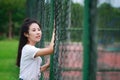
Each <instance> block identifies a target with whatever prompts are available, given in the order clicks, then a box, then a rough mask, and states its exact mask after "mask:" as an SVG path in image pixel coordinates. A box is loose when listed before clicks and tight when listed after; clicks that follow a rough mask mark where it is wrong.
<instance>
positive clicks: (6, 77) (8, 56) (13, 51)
mask: <svg viewBox="0 0 120 80" xmlns="http://www.w3.org/2000/svg"><path fill="white" fill-rule="evenodd" d="M17 46H18V41H16V40H4V41H0V79H1V80H18V74H19V69H18V67H16V65H15V63H16V55H17Z"/></svg>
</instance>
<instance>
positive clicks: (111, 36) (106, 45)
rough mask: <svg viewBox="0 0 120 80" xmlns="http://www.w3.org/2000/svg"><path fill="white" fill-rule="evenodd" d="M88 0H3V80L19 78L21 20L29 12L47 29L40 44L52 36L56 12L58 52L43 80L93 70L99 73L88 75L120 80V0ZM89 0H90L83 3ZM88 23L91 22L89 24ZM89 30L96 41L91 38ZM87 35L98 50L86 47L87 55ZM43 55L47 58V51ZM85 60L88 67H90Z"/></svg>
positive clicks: (79, 76)
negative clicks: (18, 60)
mask: <svg viewBox="0 0 120 80" xmlns="http://www.w3.org/2000/svg"><path fill="white" fill-rule="evenodd" d="M52 1H53V2H52ZM85 1H86V4H85ZM85 1H84V0H0V80H18V76H19V68H18V67H17V66H16V65H15V64H16V55H17V48H18V40H19V34H20V27H21V24H22V22H23V20H24V19H25V18H26V17H31V18H35V19H37V20H38V21H39V22H40V23H41V25H42V31H43V33H44V35H43V39H42V40H41V42H40V44H38V45H37V46H38V47H44V46H46V45H48V42H49V41H50V38H51V33H52V29H53V27H51V25H53V24H52V21H53V20H54V19H53V16H54V17H55V21H56V34H57V36H56V40H55V44H56V45H55V54H54V55H52V56H51V66H50V69H48V70H47V71H46V72H45V73H44V74H42V77H41V80H49V79H50V80H86V79H85V78H83V77H91V76H94V77H96V79H94V78H93V79H92V78H91V79H90V80H119V79H120V62H119V61H120V37H119V34H120V22H119V21H120V4H119V3H120V0H93V1H90V0H85ZM87 2H88V3H91V5H88V6H85V5H87ZM52 3H54V4H52ZM87 10H90V13H91V15H89V14H87V12H86V11H87ZM88 17H89V21H90V22H89V23H87V22H86V19H87V18H88ZM89 24H90V27H88V28H87V27H85V26H87V25H89ZM89 30H90V32H89ZM87 34H88V35H89V34H90V35H89V36H88V38H84V37H85V36H86V35H87ZM91 36H92V40H93V42H91V41H90V40H89V39H91ZM84 41H86V42H84ZM89 41H90V45H91V47H92V48H90V47H89V48H90V49H95V51H94V50H93V52H90V50H88V54H87V55H85V54H86V52H85V51H84V50H86V49H87V47H85V43H89ZM83 43H84V44H83ZM83 53H84V54H83ZM92 53H93V54H92ZM91 54H92V55H91ZM89 58H90V59H89ZM43 60H44V61H46V57H43ZM85 63H86V64H85ZM87 63H88V64H89V65H88V64H87ZM85 66H90V67H87V68H88V70H87V68H84V67H85ZM83 68H84V69H83ZM92 68H94V69H95V72H94V71H92V70H94V69H92ZM90 69H91V71H90ZM87 72H88V73H89V72H91V75H88V74H87ZM92 74H93V75H92ZM60 77H61V78H60Z"/></svg>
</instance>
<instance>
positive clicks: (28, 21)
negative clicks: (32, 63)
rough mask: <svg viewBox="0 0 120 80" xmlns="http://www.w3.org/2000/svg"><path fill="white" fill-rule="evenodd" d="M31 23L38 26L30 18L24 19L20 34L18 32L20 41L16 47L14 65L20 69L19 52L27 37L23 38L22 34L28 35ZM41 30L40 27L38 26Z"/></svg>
mask: <svg viewBox="0 0 120 80" xmlns="http://www.w3.org/2000/svg"><path fill="white" fill-rule="evenodd" d="M32 23H37V24H38V25H39V26H40V24H39V23H38V21H36V20H34V19H31V18H26V19H25V20H24V22H23V24H22V26H21V32H20V39H19V45H18V54H17V61H16V65H17V66H18V67H20V60H21V54H22V53H21V51H22V48H23V46H24V45H25V44H26V43H27V41H28V40H27V37H25V35H24V33H28V30H29V27H30V25H31V24H32ZM40 28H41V26H40Z"/></svg>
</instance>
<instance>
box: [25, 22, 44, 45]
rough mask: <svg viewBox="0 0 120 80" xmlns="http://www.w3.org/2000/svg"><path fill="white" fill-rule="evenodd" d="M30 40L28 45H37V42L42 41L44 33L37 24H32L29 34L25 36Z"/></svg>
mask: <svg viewBox="0 0 120 80" xmlns="http://www.w3.org/2000/svg"><path fill="white" fill-rule="evenodd" d="M25 36H26V37H27V38H28V44H32V45H35V44H36V43H37V42H39V41H40V40H41V36H42V32H41V29H40V27H39V25H38V24H37V23H32V24H31V25H30V26H29V30H28V34H25Z"/></svg>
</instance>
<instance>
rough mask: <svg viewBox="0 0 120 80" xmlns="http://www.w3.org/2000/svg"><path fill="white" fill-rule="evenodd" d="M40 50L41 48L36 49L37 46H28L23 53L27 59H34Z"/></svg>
mask: <svg viewBox="0 0 120 80" xmlns="http://www.w3.org/2000/svg"><path fill="white" fill-rule="evenodd" d="M38 50H40V49H39V48H36V47H35V46H31V45H27V46H26V47H24V49H23V53H24V55H25V57H26V58H34V56H35V54H36V53H37V52H38Z"/></svg>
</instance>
